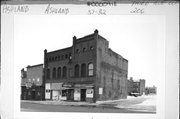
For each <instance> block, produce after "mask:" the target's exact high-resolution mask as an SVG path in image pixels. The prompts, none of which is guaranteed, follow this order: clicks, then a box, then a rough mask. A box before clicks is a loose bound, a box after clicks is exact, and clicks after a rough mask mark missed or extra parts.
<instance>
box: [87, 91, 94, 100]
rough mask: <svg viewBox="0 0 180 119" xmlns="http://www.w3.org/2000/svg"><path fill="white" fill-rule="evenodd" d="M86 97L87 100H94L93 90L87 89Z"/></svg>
mask: <svg viewBox="0 0 180 119" xmlns="http://www.w3.org/2000/svg"><path fill="white" fill-rule="evenodd" d="M86 97H87V98H93V89H87V90H86Z"/></svg>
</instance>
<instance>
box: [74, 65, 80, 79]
mask: <svg viewBox="0 0 180 119" xmlns="http://www.w3.org/2000/svg"><path fill="white" fill-rule="evenodd" d="M74 76H75V77H79V65H78V64H76V65H75V67H74Z"/></svg>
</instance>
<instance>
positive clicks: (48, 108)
mask: <svg viewBox="0 0 180 119" xmlns="http://www.w3.org/2000/svg"><path fill="white" fill-rule="evenodd" d="M21 111H25V112H86V113H88V112H89V113H149V112H144V111H132V110H128V109H124V108H112V107H111V108H108V107H96V106H70V105H68V106H67V105H49V104H34V103H28V102H21Z"/></svg>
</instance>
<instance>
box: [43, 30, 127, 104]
mask: <svg viewBox="0 0 180 119" xmlns="http://www.w3.org/2000/svg"><path fill="white" fill-rule="evenodd" d="M108 44H109V42H108V41H107V40H106V39H105V38H103V37H102V36H100V35H99V33H98V31H97V30H95V31H94V33H93V34H90V35H87V36H85V37H82V38H76V36H74V37H73V45H72V46H71V47H68V48H65V49H60V50H56V51H51V52H48V51H47V50H44V76H45V84H46V99H50V100H52V99H53V100H58V99H61V100H71V101H72V100H73V101H89V102H95V101H97V100H108V99H119V98H126V97H127V91H126V90H127V86H126V81H127V75H128V61H127V60H126V59H124V58H123V57H122V56H120V55H118V54H117V53H115V52H114V51H112V50H111V49H110V48H109V46H108ZM55 85H56V86H55Z"/></svg>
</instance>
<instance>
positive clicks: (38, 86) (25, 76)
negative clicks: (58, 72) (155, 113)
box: [21, 64, 45, 100]
mask: <svg viewBox="0 0 180 119" xmlns="http://www.w3.org/2000/svg"><path fill="white" fill-rule="evenodd" d="M44 90H45V88H44V81H43V64H39V65H33V66H28V67H27V71H25V69H24V68H23V69H22V70H21V99H22V100H44V94H45V92H44Z"/></svg>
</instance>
